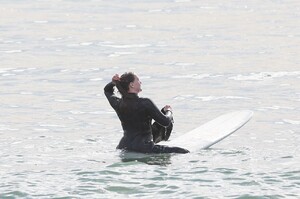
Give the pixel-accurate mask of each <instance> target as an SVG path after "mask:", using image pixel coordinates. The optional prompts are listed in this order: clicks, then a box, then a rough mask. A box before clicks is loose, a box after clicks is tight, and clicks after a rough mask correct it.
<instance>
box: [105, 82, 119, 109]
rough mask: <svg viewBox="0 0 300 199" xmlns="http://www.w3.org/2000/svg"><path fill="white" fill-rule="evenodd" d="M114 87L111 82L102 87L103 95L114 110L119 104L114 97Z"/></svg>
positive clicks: (117, 98) (117, 99)
mask: <svg viewBox="0 0 300 199" xmlns="http://www.w3.org/2000/svg"><path fill="white" fill-rule="evenodd" d="M114 87H115V84H114V83H113V82H110V83H108V84H107V85H106V86H105V87H104V94H105V96H106V98H107V100H108V101H109V104H110V105H111V106H112V107H113V109H115V110H116V109H117V107H118V104H119V102H120V98H119V97H117V96H116V95H115V93H114Z"/></svg>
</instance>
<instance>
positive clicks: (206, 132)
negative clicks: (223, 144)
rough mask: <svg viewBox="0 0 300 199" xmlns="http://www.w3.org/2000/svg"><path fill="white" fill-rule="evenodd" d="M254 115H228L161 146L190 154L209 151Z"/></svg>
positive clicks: (248, 112)
mask: <svg viewBox="0 0 300 199" xmlns="http://www.w3.org/2000/svg"><path fill="white" fill-rule="evenodd" d="M252 115H253V112H252V111H248V110H243V111H235V112H231V113H227V114H224V115H221V116H219V117H217V118H216V119H214V120H211V121H209V122H207V123H205V124H203V125H201V126H200V127H198V128H196V129H194V130H192V131H190V132H188V133H185V134H183V135H181V136H178V137H176V138H175V139H172V140H170V141H167V142H161V143H159V144H165V145H168V146H177V147H182V148H185V149H187V150H189V151H190V152H195V151H198V150H200V149H207V148H209V147H211V146H212V145H214V144H216V143H218V142H220V141H221V140H223V139H224V138H226V137H228V136H229V135H231V134H232V133H234V132H235V131H237V130H238V129H240V128H241V127H242V126H244V125H245V124H246V123H247V122H248V121H249V120H250V119H251V118H252Z"/></svg>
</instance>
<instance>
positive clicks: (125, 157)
mask: <svg viewBox="0 0 300 199" xmlns="http://www.w3.org/2000/svg"><path fill="white" fill-rule="evenodd" d="M173 155H175V154H173ZM171 156H172V154H143V153H136V152H126V151H123V152H120V158H121V160H122V161H123V162H131V161H138V162H142V163H146V164H149V165H160V166H166V165H169V164H171V163H172V162H171Z"/></svg>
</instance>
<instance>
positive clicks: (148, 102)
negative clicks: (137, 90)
mask: <svg viewBox="0 0 300 199" xmlns="http://www.w3.org/2000/svg"><path fill="white" fill-rule="evenodd" d="M139 101H140V103H142V104H143V105H148V106H151V105H154V103H153V101H152V100H151V99H149V98H143V97H140V98H139Z"/></svg>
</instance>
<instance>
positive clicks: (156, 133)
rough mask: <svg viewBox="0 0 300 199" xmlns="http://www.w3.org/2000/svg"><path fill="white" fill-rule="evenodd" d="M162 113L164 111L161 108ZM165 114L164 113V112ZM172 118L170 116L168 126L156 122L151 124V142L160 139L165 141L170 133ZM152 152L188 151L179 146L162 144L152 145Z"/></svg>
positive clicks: (156, 141)
mask: <svg viewBox="0 0 300 199" xmlns="http://www.w3.org/2000/svg"><path fill="white" fill-rule="evenodd" d="M162 113H164V111H163V109H162ZM164 114H165V113H164ZM173 123H174V120H173V118H172V122H171V123H170V125H169V126H168V127H164V126H161V125H160V124H158V123H157V122H154V123H153V124H152V135H153V142H154V143H158V142H160V141H162V140H163V141H167V140H168V139H169V137H170V135H171V132H172V129H173ZM152 152H153V153H189V151H188V150H186V149H183V148H180V147H169V146H164V145H154V146H153V148H152Z"/></svg>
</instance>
